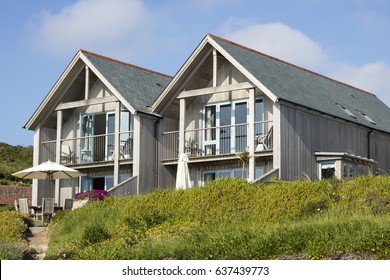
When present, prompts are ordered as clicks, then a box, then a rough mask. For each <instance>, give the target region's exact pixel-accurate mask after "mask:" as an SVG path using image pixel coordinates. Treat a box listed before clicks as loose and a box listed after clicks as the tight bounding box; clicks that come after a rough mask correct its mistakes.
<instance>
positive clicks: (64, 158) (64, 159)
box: [61, 145, 73, 164]
mask: <svg viewBox="0 0 390 280" xmlns="http://www.w3.org/2000/svg"><path fill="white" fill-rule="evenodd" d="M61 163H62V164H69V163H73V152H72V150H71V149H70V146H68V145H64V146H62V149H61Z"/></svg>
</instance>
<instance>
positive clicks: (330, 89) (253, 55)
mask: <svg viewBox="0 0 390 280" xmlns="http://www.w3.org/2000/svg"><path fill="white" fill-rule="evenodd" d="M209 36H210V38H212V40H213V41H214V42H215V43H216V44H217V45H218V46H219V47H220V48H222V49H223V50H224V51H226V52H227V53H228V54H229V55H230V56H231V58H233V59H234V60H236V61H237V62H238V63H239V64H240V65H242V67H243V68H245V69H246V70H247V71H249V72H250V73H251V74H252V75H253V76H254V77H255V78H256V79H257V80H258V81H260V82H261V83H262V84H263V85H264V86H266V87H267V88H268V89H269V90H270V91H271V92H272V93H273V94H274V95H275V96H276V97H277V98H278V100H279V101H280V100H284V101H288V102H291V103H293V104H298V105H301V106H304V107H307V108H310V109H314V110H316V111H319V112H322V113H326V114H329V115H332V116H335V117H338V118H341V119H345V120H348V121H351V122H355V123H358V124H361V125H364V126H368V127H372V128H375V129H378V130H382V131H386V132H390V108H389V107H387V106H386V105H385V104H384V103H383V102H382V101H381V100H380V99H379V98H377V97H376V96H375V95H374V94H371V93H369V92H367V91H364V90H361V89H358V88H356V87H353V86H350V85H347V84H345V83H342V82H338V81H336V80H333V79H331V78H328V77H325V76H323V75H320V74H318V73H315V72H312V71H309V70H306V69H303V68H301V67H297V66H295V65H293V64H290V63H287V62H285V61H282V60H280V59H277V58H274V57H271V56H268V55H265V54H263V53H260V52H257V51H254V50H251V49H249V48H246V47H243V46H241V45H238V44H236V43H233V42H230V41H228V40H225V39H223V38H220V37H217V36H214V35H209ZM340 106H342V107H345V108H347V109H348V110H349V111H350V112H351V113H352V114H353V115H354V117H351V116H349V115H348V114H347V113H346V112H344V111H343V110H342V109H341V108H340ZM361 113H364V114H366V115H367V116H368V117H370V118H371V119H372V120H373V121H374V122H375V123H376V124H373V123H371V122H369V121H368V120H367V119H366V118H365V117H364V116H363V115H362V114H361Z"/></svg>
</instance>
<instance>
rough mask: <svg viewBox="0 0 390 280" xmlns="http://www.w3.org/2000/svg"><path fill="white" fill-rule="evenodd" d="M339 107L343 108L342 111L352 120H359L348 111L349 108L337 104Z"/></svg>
mask: <svg viewBox="0 0 390 280" xmlns="http://www.w3.org/2000/svg"><path fill="white" fill-rule="evenodd" d="M337 105H339V107H340V108H341V110H343V111H344V113H346V114H347V115H348V116H350V117H351V118H354V119H357V117H356V116H355V115H354V114H353V113H352V112H351V111H350V110H348V108H347V107H345V106H343V105H340V104H337Z"/></svg>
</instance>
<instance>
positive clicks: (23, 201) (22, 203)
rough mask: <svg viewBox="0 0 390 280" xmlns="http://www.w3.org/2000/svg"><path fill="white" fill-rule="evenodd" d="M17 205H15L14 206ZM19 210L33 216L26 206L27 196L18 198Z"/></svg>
mask: <svg viewBox="0 0 390 280" xmlns="http://www.w3.org/2000/svg"><path fill="white" fill-rule="evenodd" d="M16 207H17V205H15V208H16ZM19 212H20V213H24V214H26V215H27V216H29V217H34V216H35V215H34V214H33V213H31V211H30V209H29V207H28V200H27V198H19Z"/></svg>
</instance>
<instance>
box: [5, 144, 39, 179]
mask: <svg viewBox="0 0 390 280" xmlns="http://www.w3.org/2000/svg"><path fill="white" fill-rule="evenodd" d="M32 162H33V148H32V146H29V147H22V146H11V145H8V144H6V143H2V142H0V184H15V182H19V181H20V180H19V179H17V178H15V177H13V176H11V174H12V173H14V172H17V171H20V170H23V169H26V168H28V167H31V166H32ZM24 182H25V183H26V182H27V183H28V182H29V181H24Z"/></svg>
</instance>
